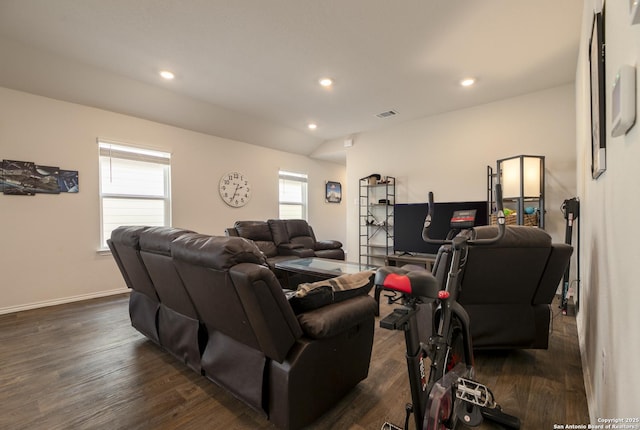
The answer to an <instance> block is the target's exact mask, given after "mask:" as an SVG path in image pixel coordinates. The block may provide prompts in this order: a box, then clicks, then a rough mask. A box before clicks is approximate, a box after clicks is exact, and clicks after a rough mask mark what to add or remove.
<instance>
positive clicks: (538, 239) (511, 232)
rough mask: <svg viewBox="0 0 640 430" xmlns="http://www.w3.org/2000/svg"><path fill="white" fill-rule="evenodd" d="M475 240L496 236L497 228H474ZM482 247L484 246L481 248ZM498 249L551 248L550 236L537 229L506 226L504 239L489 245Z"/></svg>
mask: <svg viewBox="0 0 640 430" xmlns="http://www.w3.org/2000/svg"><path fill="white" fill-rule="evenodd" d="M475 231H476V238H478V239H486V238H491V237H495V236H496V235H497V234H498V226H496V225H483V226H480V227H476V228H475ZM483 247H484V246H483ZM491 247H500V248H551V236H549V234H548V233H547V232H546V231H544V230H542V229H540V228H537V227H528V226H524V225H508V226H506V230H505V234H504V237H503V238H502V239H501V240H500V242H498V243H496V244H494V245H491Z"/></svg>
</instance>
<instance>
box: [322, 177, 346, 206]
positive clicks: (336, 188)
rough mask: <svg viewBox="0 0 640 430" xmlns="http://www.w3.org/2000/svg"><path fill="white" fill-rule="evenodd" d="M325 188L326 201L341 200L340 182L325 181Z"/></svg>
mask: <svg viewBox="0 0 640 430" xmlns="http://www.w3.org/2000/svg"><path fill="white" fill-rule="evenodd" d="M325 188H326V189H325V191H326V193H325V201H326V202H327V203H340V202H341V201H342V185H341V184H340V182H333V181H327V183H326V187H325Z"/></svg>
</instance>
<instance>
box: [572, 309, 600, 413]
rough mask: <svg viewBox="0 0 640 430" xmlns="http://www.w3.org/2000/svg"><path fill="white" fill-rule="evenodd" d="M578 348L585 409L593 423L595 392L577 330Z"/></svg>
mask: <svg viewBox="0 0 640 430" xmlns="http://www.w3.org/2000/svg"><path fill="white" fill-rule="evenodd" d="M581 316H582V315H580V314H578V316H577V317H576V319H577V321H576V323H577V324H580V323H581V322H582V321H581ZM578 346H579V348H580V361H581V364H582V377H583V378H584V391H585V395H586V397H587V409H588V410H589V419H590V422H592V423H595V422H597V421H596V417H595V416H594V414H595V412H596V407H595V406H596V405H595V401H596V400H595V399H596V398H595V391H594V390H593V384H592V383H591V372H590V370H589V366H588V363H587V353H586V346H585V344H584V341H583V339H582V336H581V331H580V330H578Z"/></svg>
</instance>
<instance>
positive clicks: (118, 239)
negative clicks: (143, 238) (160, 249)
mask: <svg viewBox="0 0 640 430" xmlns="http://www.w3.org/2000/svg"><path fill="white" fill-rule="evenodd" d="M148 228H149V227H144V226H121V227H118V228H116V229H115V230H113V231H112V232H111V241H112V242H113V243H117V244H119V245H123V246H128V247H131V248H135V249H140V234H141V233H142V232H143V231H145V230H147V229H148Z"/></svg>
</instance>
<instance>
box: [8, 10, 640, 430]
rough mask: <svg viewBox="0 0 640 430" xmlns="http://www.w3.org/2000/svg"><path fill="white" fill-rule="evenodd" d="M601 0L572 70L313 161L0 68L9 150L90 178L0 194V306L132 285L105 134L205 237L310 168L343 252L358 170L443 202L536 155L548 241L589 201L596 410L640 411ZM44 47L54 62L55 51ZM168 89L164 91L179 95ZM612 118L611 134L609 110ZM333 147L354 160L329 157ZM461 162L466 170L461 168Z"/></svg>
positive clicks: (617, 54)
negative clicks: (232, 195) (562, 78)
mask: <svg viewBox="0 0 640 430" xmlns="http://www.w3.org/2000/svg"><path fill="white" fill-rule="evenodd" d="M596 3H598V2H596ZM622 3H626V2H608V3H607V4H606V16H605V19H606V36H607V60H606V76H608V77H611V76H614V74H615V72H616V71H617V69H618V68H619V67H620V66H621V65H622V64H635V63H637V58H638V55H640V42H639V41H640V26H638V25H629V16H628V15H629V12H628V6H627V4H622ZM593 9H594V5H593V4H592V2H590V1H586V2H584V5H583V15H582V19H581V28H582V30H581V36H580V49H579V52H578V63H577V68H576V71H575V79H574V80H570V81H567V82H566V83H563V84H560V85H557V86H554V87H551V88H541V89H539V90H538V91H533V92H528V93H525V94H519V95H516V96H512V97H508V98H505V99H502V100H497V101H492V102H488V103H484V104H481V105H476V106H469V107H466V108H461V109H457V110H454V111H451V112H445V113H438V114H434V115H430V116H426V117H423V118H418V119H414V120H410V121H404V122H395V123H390V125H388V126H380V127H378V128H376V129H373V130H371V131H366V132H360V133H355V134H354V135H353V136H352V141H353V146H352V147H350V148H346V149H345V148H344V145H343V143H344V138H343V137H340V138H335V139H330V140H328V141H326V142H324V143H323V144H322V145H321V146H320V147H319V148H317V149H316V150H315V151H314V153H312V154H311V156H305V155H300V154H296V153H293V152H287V151H283V150H275V149H272V148H267V147H262V146H258V145H254V144H250V143H246V142H243V141H238V140H234V139H230V138H223V137H218V136H216V135H211V134H206V133H202V132H196V131H191V130H188V129H186V127H176V126H173V125H169V124H163V123H159V122H156V121H151V120H146V119H141V118H139V115H136V113H135V112H130V113H128V114H127V113H115V112H111V111H109V109H99V108H95V107H91V106H90V105H83V104H79V103H77V102H76V103H71V102H68V101H62V100H58V99H56V97H55V94H46V96H42V95H37V93H36V92H35V91H28V90H25V89H21V88H19V87H18V88H16V87H12V86H11V85H9V82H10V81H11V79H10V77H9V76H7V75H0V77H2V80H1V81H0V85H1V87H0V114H1V115H0V118H2V119H1V120H0V147H1V148H2V151H1V153H0V156H1V157H2V158H4V159H13V160H16V159H17V160H29V161H35V162H37V163H41V164H55V165H60V166H61V167H64V168H68V169H73V170H77V171H78V172H79V174H80V176H79V179H80V192H79V193H77V194H66V195H37V196H35V197H14V196H0V201H1V203H0V205H1V207H2V210H1V211H0V225H2V226H3V227H2V234H1V235H2V243H3V245H4V246H2V247H0V261H1V262H2V263H1V264H2V269H1V271H2V274H3V283H2V285H3V286H4V288H3V297H2V299H0V313H2V314H6V313H12V312H18V311H21V310H26V309H30V308H35V307H42V306H49V305H55V304H59V303H65V302H69V301H74V300H81V299H89V298H92V297H99V296H103V295H109V294H117V293H122V292H123V291H125V288H126V287H125V284H124V282H123V280H122V277H121V275H120V273H119V272H118V270H117V267H116V266H115V265H114V262H113V259H112V257H111V256H110V255H108V254H104V253H99V252H97V250H98V248H99V242H100V240H99V229H98V227H97V226H99V224H100V208H99V199H98V194H97V192H98V180H99V178H98V173H97V171H98V162H97V157H98V149H97V144H96V139H98V138H107V139H111V140H114V141H118V142H124V143H130V144H137V145H141V146H147V147H149V146H150V147H154V148H157V149H161V150H164V151H168V152H170V153H171V154H172V161H171V168H172V177H171V183H172V184H171V185H172V225H174V226H177V227H184V228H189V229H192V230H195V231H198V232H202V233H209V234H215V235H222V234H224V229H225V228H226V227H230V226H232V225H233V223H234V222H235V221H236V220H239V219H246V220H250V219H268V218H276V217H277V216H278V186H277V183H278V171H279V170H290V171H301V172H305V173H307V174H308V184H309V195H308V199H309V202H310V204H309V214H308V219H309V222H310V224H311V225H312V226H313V228H314V230H315V232H316V235H317V236H318V237H319V238H327V239H328V238H331V239H337V240H340V241H342V242H343V243H344V244H345V250H346V251H347V259H348V260H353V259H357V253H358V251H357V243H358V238H357V225H358V222H357V210H358V208H357V203H356V202H354V200H355V199H356V197H357V187H356V185H357V183H358V179H359V178H361V177H365V176H368V175H369V174H371V173H379V174H382V175H390V176H395V177H396V178H397V181H398V184H399V187H398V197H397V199H398V201H401V202H423V201H425V200H426V194H427V192H428V191H430V190H432V191H434V192H435V193H436V196H437V198H438V199H442V200H447V201H455V200H483V199H485V196H486V166H487V165H489V166H495V162H496V160H497V159H500V158H504V157H508V156H512V155H519V154H536V155H538V154H539V155H544V156H545V157H546V161H547V165H546V179H547V189H546V193H547V198H548V204H547V210H548V215H547V216H548V218H547V219H548V227H547V231H548V232H549V233H550V234H551V235H552V237H553V238H554V241H558V242H562V241H563V240H564V237H563V235H564V225H565V220H564V219H563V215H562V213H561V211H560V205H561V203H562V201H563V200H564V199H566V198H570V197H573V196H578V197H579V198H580V201H581V216H580V220H579V221H580V267H581V273H576V272H575V267H576V264H574V263H575V260H574V261H573V262H572V268H573V269H574V272H573V274H572V279H577V278H579V279H580V296H579V300H580V302H579V303H578V309H579V310H578V313H577V317H576V318H577V325H578V337H579V340H580V350H581V355H582V365H583V371H584V374H585V386H586V392H587V398H588V402H589V413H590V416H591V420H592V422H593V423H596V422H597V420H598V419H599V418H614V417H630V418H631V417H635V416H637V415H638V409H637V400H636V399H637V398H640V392H639V391H638V388H637V387H638V386H640V373H638V371H637V370H636V369H635V368H634V366H633V365H632V363H631V362H630V361H629V360H630V358H631V357H634V356H638V355H639V354H640V349H639V348H640V346H638V345H637V343H636V342H631V341H630V339H632V333H633V331H632V330H633V327H637V326H638V325H640V321H639V318H640V317H639V316H638V312H637V311H636V309H635V306H634V304H635V302H636V300H638V299H640V297H639V296H638V295H639V294H640V293H638V292H637V289H635V288H634V281H635V280H636V279H637V278H638V276H640V273H639V271H640V269H638V267H637V263H636V262H637V261H638V257H640V255H639V253H638V248H637V247H635V246H633V245H632V244H631V243H630V241H631V242H632V241H633V239H635V238H636V237H637V234H633V233H631V234H630V233H629V232H628V231H629V230H630V231H631V232H632V231H633V230H632V228H633V227H632V226H633V223H632V222H631V218H632V216H633V215H634V214H635V213H637V210H636V209H637V207H638V205H639V203H638V202H637V200H636V199H630V198H629V197H628V196H631V195H632V193H633V187H634V185H635V184H636V183H637V182H638V181H637V179H638V177H639V174H638V173H637V169H634V167H635V166H634V160H637V159H638V155H639V154H638V152H639V151H640V148H639V147H638V144H639V143H640V135H639V132H638V127H637V126H636V127H634V128H632V129H631V130H630V131H629V132H628V133H627V134H626V135H624V136H621V137H616V138H609V141H608V144H607V170H606V171H605V172H604V173H603V175H602V176H601V177H600V178H598V179H597V180H594V179H592V178H591V166H590V165H591V152H590V146H589V145H590V124H591V121H590V110H589V69H588V41H589V36H590V32H591V21H592V19H593V14H592V11H593ZM550 13H552V12H551V11H550ZM0 43H2V45H0V46H1V47H3V51H5V48H6V52H8V53H9V52H11V53H14V52H16V51H15V48H16V45H17V43H16V42H14V41H11V40H8V39H2V40H0ZM33 51H34V50H33V49H32V48H30V47H27V46H24V47H23V49H22V54H23V55H24V57H23V58H32V57H31V55H32V54H34V52H33ZM39 54H41V53H39ZM10 58H11V61H9V62H11V63H14V66H13V67H15V69H10V71H8V72H5V73H7V74H10V73H16V72H17V71H24V70H20V69H19V67H18V65H16V64H17V63H19V61H20V57H15V56H14V57H10ZM45 58H47V59H48V60H50V61H51V65H52V67H53V66H55V62H56V61H61V60H56V59H55V58H54V57H53V56H49V57H47V56H46V55H45ZM43 64H44V63H39V64H37V65H38V66H42V65H43ZM32 65H33V64H32ZM3 67H4V66H3ZM25 67H27V66H25ZM82 67H84V66H82V65H78V68H82ZM38 79H54V78H46V77H38ZM69 79H70V81H72V82H73V80H74V78H73V77H71V78H69ZM607 82H612V81H611V79H609V78H607ZM126 84H127V83H126V82H124V83H123V86H124V87H125V88H126ZM607 88H608V90H607V92H606V95H607V101H608V102H610V100H611V91H610V87H607ZM336 91H337V90H336ZM167 97H168V98H167V99H164V100H165V101H166V100H172V99H171V96H169V95H167ZM173 100H174V101H175V102H176V105H180V106H184V105H181V104H180V103H181V100H180V99H177V98H176V99H173ZM210 113H212V114H213V113H214V112H213V111H210ZM606 128H607V130H610V129H611V118H610V114H607V127H606ZM608 136H610V133H608ZM338 153H343V154H344V161H340V162H334V161H331V160H332V156H334V155H335V154H338ZM451 163H456V166H457V167H458V169H457V172H458V174H457V175H455V176H453V177H452V175H451V174H450V170H449V169H450V165H451ZM231 169H238V170H241V171H243V172H245V173H247V174H250V177H251V180H252V182H253V183H254V184H259V187H256V189H255V190H254V193H253V196H252V199H251V202H250V204H248V205H246V206H245V207H243V208H241V209H232V208H229V207H228V206H226V205H225V204H224V202H222V201H221V200H220V198H219V197H218V195H217V190H215V188H216V186H217V183H218V180H219V177H220V176H221V175H222V174H224V173H225V172H226V171H228V170H231ZM325 181H337V182H340V183H341V184H342V186H343V190H342V192H343V194H342V202H341V203H340V204H328V203H325V202H324V199H325V195H324V193H325V189H324V184H325ZM311 202H316V203H315V204H312V203H311ZM341 220H344V222H342V221H341ZM34 268H37V270H34Z"/></svg>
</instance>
